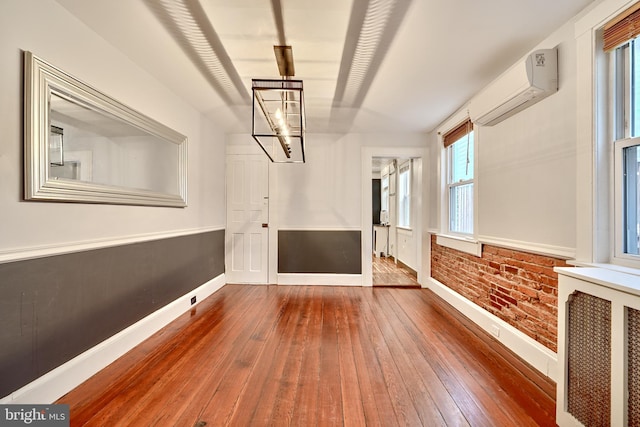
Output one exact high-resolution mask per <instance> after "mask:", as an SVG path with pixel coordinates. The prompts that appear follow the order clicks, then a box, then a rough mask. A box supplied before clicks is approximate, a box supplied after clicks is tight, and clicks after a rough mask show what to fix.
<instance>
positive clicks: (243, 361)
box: [58, 285, 555, 427]
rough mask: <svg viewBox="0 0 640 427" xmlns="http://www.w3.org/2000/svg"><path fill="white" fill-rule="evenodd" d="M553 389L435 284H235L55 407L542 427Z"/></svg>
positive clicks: (98, 412) (329, 421) (107, 421)
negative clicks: (435, 289)
mask: <svg viewBox="0 0 640 427" xmlns="http://www.w3.org/2000/svg"><path fill="white" fill-rule="evenodd" d="M554 393H555V386H554V384H553V383H552V382H551V381H549V380H547V379H545V378H542V377H541V376H539V375H538V374H537V372H535V371H534V370H533V369H531V368H530V367H529V366H527V365H526V364H524V363H523V362H521V361H520V360H519V359H517V358H515V357H514V356H513V355H511V353H510V352H509V351H508V350H506V349H505V348H504V347H497V344H496V343H495V342H494V341H493V338H491V337H490V336H488V335H487V334H485V333H484V332H483V331H480V330H479V329H478V328H477V327H476V326H475V325H473V324H472V323H471V322H470V321H469V320H467V319H466V318H464V317H462V316H461V315H460V314H459V313H457V312H455V310H453V309H452V308H451V307H450V306H448V305H447V304H446V303H445V302H443V301H442V300H440V299H439V298H438V297H437V296H435V294H433V293H432V292H431V291H429V290H427V289H401V288H351V287H324V286H248V285H226V286H224V287H223V288H222V289H221V290H220V291H218V292H217V293H215V294H214V295H212V296H211V297H209V298H208V299H207V300H205V301H203V302H201V303H200V304H199V305H197V306H195V307H194V308H193V309H192V310H191V311H190V312H189V313H186V314H185V315H183V316H181V317H180V318H178V319H177V320H176V321H174V322H172V323H171V324H170V325H168V326H167V327H166V328H164V329H162V330H161V331H160V332H158V333H157V334H155V335H154V336H152V337H151V338H149V339H148V340H146V341H145V342H143V343H142V344H140V345H139V346H138V347H136V348H135V349H134V350H132V351H131V352H129V353H127V354H126V355H124V356H123V357H122V358H120V359H118V360H117V361H116V362H114V363H113V364H111V365H110V366H108V367H107V368H106V369H104V370H103V371H101V372H100V373H98V374H97V375H95V376H94V377H92V378H90V379H89V380H88V381H86V382H85V383H84V384H82V385H80V386H79V387H78V388H76V389H75V390H73V391H71V392H70V393H69V394H67V395H66V396H64V397H62V398H61V399H60V400H59V401H58V403H67V404H69V405H70V408H71V425H72V426H187V427H190V426H204V425H206V426H227V425H230V426H265V425H291V426H308V425H318V426H325V425H326V426H340V425H345V426H364V425H367V426H420V425H424V426H440V425H443V426H444V425H452V426H453V425H455V426H536V425H543V426H544V425H555V401H554V398H553V396H554Z"/></svg>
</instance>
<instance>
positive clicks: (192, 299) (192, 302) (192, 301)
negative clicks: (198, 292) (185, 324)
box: [191, 296, 196, 305]
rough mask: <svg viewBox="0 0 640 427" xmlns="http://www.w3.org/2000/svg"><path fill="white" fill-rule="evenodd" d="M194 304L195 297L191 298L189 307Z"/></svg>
mask: <svg viewBox="0 0 640 427" xmlns="http://www.w3.org/2000/svg"><path fill="white" fill-rule="evenodd" d="M195 303H196V297H195V296H193V297H191V305H193V304H195Z"/></svg>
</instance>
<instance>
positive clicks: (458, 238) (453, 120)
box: [436, 106, 482, 257]
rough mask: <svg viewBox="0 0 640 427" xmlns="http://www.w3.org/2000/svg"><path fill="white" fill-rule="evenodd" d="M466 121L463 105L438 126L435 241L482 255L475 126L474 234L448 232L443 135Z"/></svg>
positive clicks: (472, 253)
mask: <svg viewBox="0 0 640 427" xmlns="http://www.w3.org/2000/svg"><path fill="white" fill-rule="evenodd" d="M466 122H470V119H469V111H468V109H467V106H464V107H463V108H461V109H460V110H458V111H457V112H456V113H454V114H453V115H452V116H451V117H450V118H449V120H447V121H446V122H445V123H443V124H442V126H440V127H439V128H438V129H437V138H438V146H439V148H440V150H439V152H438V153H439V164H440V172H439V174H438V179H439V190H440V197H439V203H440V206H439V218H440V221H439V225H438V230H439V232H437V233H436V243H437V244H438V245H440V246H444V247H447V248H451V249H454V250H458V251H461V252H465V253H468V254H471V255H475V256H478V257H479V256H481V254H482V243H481V242H479V241H478V239H477V235H478V234H477V233H478V231H477V230H478V209H477V208H478V198H477V197H476V195H477V194H478V185H477V182H476V181H477V173H478V167H477V165H478V152H479V149H478V141H479V135H478V133H479V132H478V129H474V158H473V171H474V186H473V187H474V188H473V192H474V198H473V235H469V234H454V233H451V232H449V225H448V224H449V192H448V186H447V182H448V175H447V174H448V173H449V172H448V171H449V166H448V157H447V149H446V147H445V141H444V136H446V135H447V134H451V133H452V131H453V130H455V129H456V128H458V127H460V126H463V125H464V124H465V123H466Z"/></svg>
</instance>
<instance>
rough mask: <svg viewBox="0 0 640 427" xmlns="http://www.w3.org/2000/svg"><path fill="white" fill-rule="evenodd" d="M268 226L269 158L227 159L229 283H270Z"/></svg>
mask: <svg viewBox="0 0 640 427" xmlns="http://www.w3.org/2000/svg"><path fill="white" fill-rule="evenodd" d="M268 224H269V173H268V163H267V157H266V156H265V155H264V154H259V155H256V154H240V155H236V154H229V155H227V230H226V238H225V240H226V248H225V249H226V250H225V254H226V255H225V263H226V271H225V276H226V281H227V283H268V265H269V263H268V254H269V245H268V236H269V233H268V232H269V228H268Z"/></svg>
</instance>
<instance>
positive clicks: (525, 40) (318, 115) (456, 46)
mask: <svg viewBox="0 0 640 427" xmlns="http://www.w3.org/2000/svg"><path fill="white" fill-rule="evenodd" d="M57 1H58V2H59V3H60V4H61V5H62V6H63V7H65V8H66V9H67V10H69V11H70V12H71V13H72V14H74V15H76V16H77V17H78V18H79V19H80V20H82V21H84V22H85V23H86V24H87V25H88V26H90V27H91V28H93V29H94V31H96V32H97V33H98V34H100V35H101V36H102V37H103V38H104V39H106V40H107V41H108V42H110V43H111V44H113V45H114V46H115V47H116V48H117V49H119V50H120V51H122V52H123V53H124V54H126V55H127V56H128V57H129V58H131V59H132V60H133V61H135V62H136V63H138V64H139V65H140V66H141V67H142V68H144V69H146V70H147V71H148V72H149V73H150V74H152V75H154V76H155V77H156V78H157V79H158V80H160V81H161V82H163V83H164V84H165V85H166V86H168V87H169V88H171V89H172V90H173V91H174V92H175V93H177V94H179V95H180V96H181V97H183V98H184V99H185V100H187V102H189V103H190V104H191V105H193V106H194V107H195V108H197V109H198V110H200V111H202V112H203V113H205V114H206V115H208V116H209V117H211V118H212V120H214V121H215V122H216V123H218V124H219V125H220V126H221V127H222V128H223V129H224V130H225V131H226V132H248V131H249V127H250V123H251V108H250V105H249V104H248V102H249V101H250V93H251V79H252V78H279V74H278V69H277V66H276V61H275V56H274V53H273V46H274V45H277V44H281V43H282V42H283V40H284V42H286V44H289V45H291V46H293V56H294V63H295V70H296V75H295V78H296V79H302V80H303V81H304V87H305V104H306V110H307V132H309V133H313V132H326V131H337V132H350V131H351V132H397V131H408V132H425V131H430V130H432V129H433V128H434V127H435V126H437V125H438V124H439V123H440V122H442V121H443V120H444V119H445V118H446V117H447V116H449V115H450V114H451V113H453V112H454V111H455V110H457V109H458V108H459V107H460V106H461V105H462V104H463V103H464V102H466V101H467V100H468V99H469V98H471V97H472V96H473V95H474V94H475V93H476V92H477V91H478V90H480V89H481V88H482V87H484V86H485V85H486V84H487V83H489V82H490V81H491V80H493V79H494V78H495V77H497V76H498V75H499V74H500V73H501V72H502V71H504V70H505V69H506V68H508V67H509V66H510V65H512V64H513V63H514V62H515V61H517V60H518V59H519V58H521V57H522V56H523V55H525V54H526V53H527V52H528V51H529V50H531V49H532V48H533V47H534V46H536V45H537V44H538V43H539V42H541V41H542V40H543V39H544V38H545V37H546V36H548V35H549V34H550V33H551V32H553V31H554V30H555V29H557V28H558V27H559V26H560V25H562V24H563V23H565V22H566V21H567V20H568V19H570V18H571V17H572V16H574V15H575V14H577V13H578V12H579V11H580V10H582V9H583V8H585V7H586V6H587V5H589V4H590V3H591V2H592V0H482V1H478V0H109V1H105V0H57ZM367 11H369V12H371V11H373V12H375V13H374V15H375V16H378V17H383V18H384V17H385V16H390V18H389V19H388V20H387V21H385V20H384V19H383V20H382V21H381V22H377V21H373V20H371V18H370V17H369V15H368V14H367ZM386 12H391V13H390V14H389V15H386ZM279 16H280V17H281V18H282V21H281V22H282V27H281V32H279V31H278V25H277V22H278V19H277V17H279ZM176 17H179V18H180V19H183V18H185V17H186V18H187V20H189V21H191V22H188V23H186V24H185V23H183V24H180V23H176V19H175V18H176ZM549 47H552V46H549ZM216 58H217V59H219V60H220V61H221V63H222V66H220V65H216V62H215V60H216ZM354 58H355V60H354Z"/></svg>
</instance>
